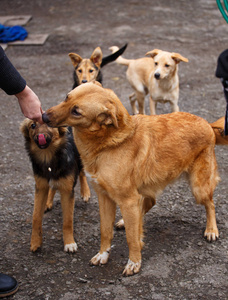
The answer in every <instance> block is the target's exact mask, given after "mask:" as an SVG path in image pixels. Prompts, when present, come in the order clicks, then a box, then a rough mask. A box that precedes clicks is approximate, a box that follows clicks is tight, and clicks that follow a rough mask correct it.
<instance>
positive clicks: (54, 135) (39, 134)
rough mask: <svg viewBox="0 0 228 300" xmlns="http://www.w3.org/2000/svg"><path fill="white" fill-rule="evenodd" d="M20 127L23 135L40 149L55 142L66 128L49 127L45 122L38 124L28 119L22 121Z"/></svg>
mask: <svg viewBox="0 0 228 300" xmlns="http://www.w3.org/2000/svg"><path fill="white" fill-rule="evenodd" d="M20 129H21V132H22V133H23V135H24V137H25V138H26V139H27V140H29V141H30V142H31V144H33V145H34V146H35V147H38V148H40V149H46V148H48V147H49V146H50V145H51V144H52V145H54V144H57V143H58V142H59V139H60V137H62V136H63V135H64V134H65V132H66V130H67V128H50V127H48V126H47V124H40V123H38V122H34V121H32V120H29V119H25V120H24V121H23V122H22V124H21V128H20Z"/></svg>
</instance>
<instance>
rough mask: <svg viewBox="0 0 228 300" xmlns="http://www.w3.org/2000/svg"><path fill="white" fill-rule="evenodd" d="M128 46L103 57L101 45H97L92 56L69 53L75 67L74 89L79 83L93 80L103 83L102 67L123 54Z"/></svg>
mask: <svg viewBox="0 0 228 300" xmlns="http://www.w3.org/2000/svg"><path fill="white" fill-rule="evenodd" d="M126 48H127V44H126V45H124V46H123V47H122V48H120V49H118V50H117V51H116V52H114V53H113V54H111V55H108V56H106V57H104V58H102V56H103V54H102V51H101V48H100V47H97V48H96V49H95V50H94V51H93V53H92V55H91V57H90V58H82V57H81V56H80V55H78V54H76V53H69V56H70V59H71V61H72V64H73V66H74V68H75V71H74V73H73V77H74V85H73V89H74V88H75V87H77V86H78V85H80V84H82V83H86V82H90V81H93V80H96V81H99V82H100V83H102V73H101V68H102V67H104V66H105V65H107V64H108V63H110V62H112V61H114V60H116V59H117V58H118V57H119V56H120V55H122V54H123V53H124V51H125V49H126Z"/></svg>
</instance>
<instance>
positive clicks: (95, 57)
mask: <svg viewBox="0 0 228 300" xmlns="http://www.w3.org/2000/svg"><path fill="white" fill-rule="evenodd" d="M90 60H91V61H92V62H93V63H94V64H95V66H97V67H98V68H99V67H100V65H101V63H102V51H101V48H100V47H97V48H96V49H95V50H94V51H93V53H92V55H91V57H90Z"/></svg>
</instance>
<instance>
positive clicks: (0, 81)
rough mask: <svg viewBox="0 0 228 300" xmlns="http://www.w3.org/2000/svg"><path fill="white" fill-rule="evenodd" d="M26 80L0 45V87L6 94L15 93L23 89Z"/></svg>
mask: <svg viewBox="0 0 228 300" xmlns="http://www.w3.org/2000/svg"><path fill="white" fill-rule="evenodd" d="M25 86H26V81H25V80H24V78H23V77H22V76H21V75H20V74H19V72H18V71H17V70H16V69H15V67H14V66H13V64H12V63H11V62H10V60H9V59H8V57H7V56H6V54H5V52H4V50H3V49H2V47H1V46H0V88H1V89H3V90H4V91H5V92H6V93H7V94H8V95H15V94H18V93H20V92H22V91H23V90H24V88H25Z"/></svg>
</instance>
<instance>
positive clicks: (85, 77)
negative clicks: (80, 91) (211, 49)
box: [69, 47, 102, 84]
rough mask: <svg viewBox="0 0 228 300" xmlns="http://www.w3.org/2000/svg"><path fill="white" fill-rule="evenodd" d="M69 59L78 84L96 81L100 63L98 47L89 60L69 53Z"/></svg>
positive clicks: (100, 54) (100, 56)
mask: <svg viewBox="0 0 228 300" xmlns="http://www.w3.org/2000/svg"><path fill="white" fill-rule="evenodd" d="M69 57H70V59H71V61H72V64H73V66H74V67H75V74H76V77H77V79H78V83H79V84H82V83H86V82H91V81H93V80H96V78H97V76H98V73H99V70H100V65H101V62H102V52H101V49H100V47H97V48H96V49H95V50H94V51H93V53H92V55H91V57H90V59H88V58H84V59H83V58H82V57H81V56H80V55H78V54H76V53H69Z"/></svg>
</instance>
